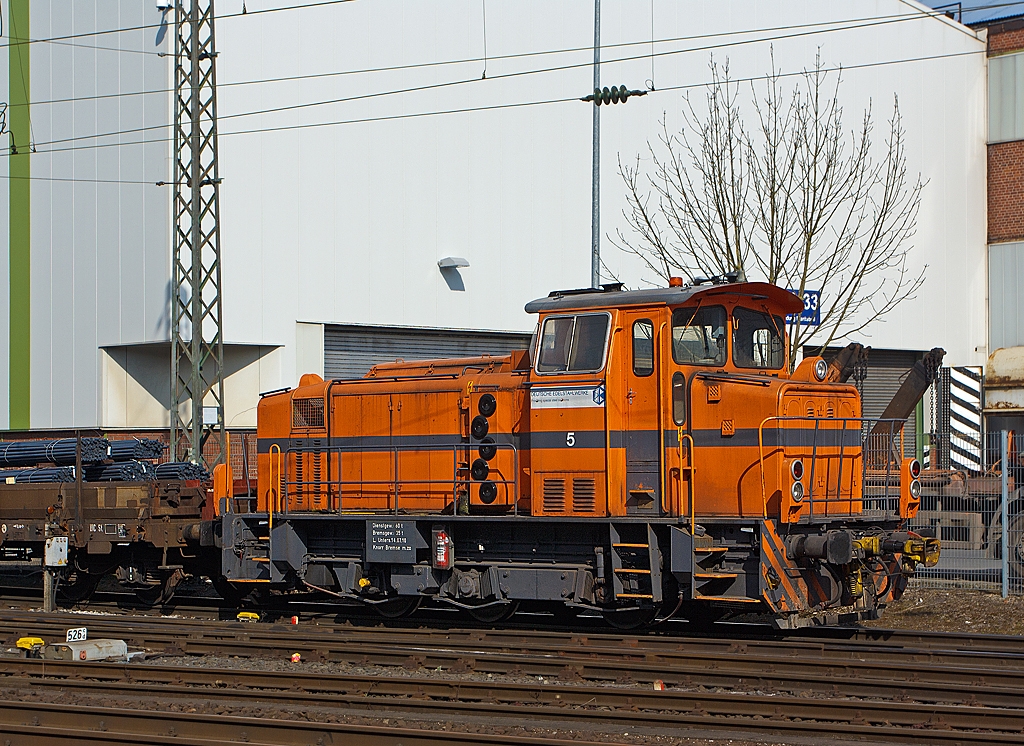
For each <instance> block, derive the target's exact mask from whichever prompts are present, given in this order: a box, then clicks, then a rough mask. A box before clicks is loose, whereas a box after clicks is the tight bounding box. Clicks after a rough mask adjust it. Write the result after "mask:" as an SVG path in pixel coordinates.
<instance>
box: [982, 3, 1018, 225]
mask: <svg viewBox="0 0 1024 746" xmlns="http://www.w3.org/2000/svg"><path fill="white" fill-rule="evenodd" d="M1020 50H1024V19H1020V18H1018V19H1014V20H1011V21H1006V22H1004V23H1000V24H995V25H993V26H989V28H988V53H989V56H992V55H996V54H1004V53H1007V52H1017V51H1020ZM1020 240H1024V141H1021V140H1018V141H1015V142H1001V143H995V144H992V145H989V146H988V241H989V243H999V242H1000V241H1020Z"/></svg>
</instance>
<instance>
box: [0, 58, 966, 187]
mask: <svg viewBox="0 0 1024 746" xmlns="http://www.w3.org/2000/svg"><path fill="white" fill-rule="evenodd" d="M985 53H986V52H985V50H972V51H967V52H950V53H942V54H934V55H923V56H920V57H911V58H904V59H896V60H883V61H878V62H866V63H862V64H859V65H842V66H837V67H829V68H823V69H822V72H826V73H829V72H843V71H850V70H861V69H866V68H873V67H883V66H888V65H899V64H907V63H913V62H927V61H931V60H939V59H950V58H956V57H966V56H971V55H976V54H981V55H984V54H985ZM803 74H804V72H803V71H802V70H801V71H796V72H790V73H780V74H779V77H782V78H787V77H794V76H800V75H803ZM763 79H764V75H763V74H759V75H756V76H749V77H744V78H732V79H731V82H733V83H746V82H755V81H759V80H763ZM709 85H712V83H711V82H710V81H701V82H697V83H685V84H681V85H675V86H664V87H661V88H659V89H658V90H657V91H656V92H655V93H665V92H668V91H680V90H692V89H697V88H704V87H706V86H709ZM578 101H579V98H578V97H576V96H571V97H565V98H553V99H544V100H537V101H518V102H512V103H505V104H494V105H490V106H468V107H461V108H455V109H444V110H438V111H424V112H412V113H403V114H391V115H381V116H376V117H361V118H357V119H341V120H331V121H326V122H307V123H302V124H290V125H280V126H271V127H255V128H252V129H245V130H233V131H232V130H228V131H222V132H219V133H218V135H219V136H220V137H232V136H237V135H251V134H265V133H270V132H284V131H289V130H303V129H312V128H319V127H335V126H343V125H350V124H366V123H371V122H382V121H393V120H402V119H417V118H422V117H430V116H443V115H447V114H463V113H471V112H483V111H496V110H500V109H513V108H523V107H529V106H543V105H549V104H558V103H568V102H578ZM170 141H171V138H147V139H145V140H133V141H129V142H111V143H90V144H87V145H73V146H70V147H65V148H47V149H40V150H39V151H38V152H39V153H40V154H49V153H65V152H72V151H77V150H93V149H102V148H110V147H126V146H130V145H145V144H150V143H166V142H170ZM0 157H7V154H4V153H0ZM0 178H2V177H0ZM144 183H151V182H144ZM158 185H162V184H161V183H160V182H158Z"/></svg>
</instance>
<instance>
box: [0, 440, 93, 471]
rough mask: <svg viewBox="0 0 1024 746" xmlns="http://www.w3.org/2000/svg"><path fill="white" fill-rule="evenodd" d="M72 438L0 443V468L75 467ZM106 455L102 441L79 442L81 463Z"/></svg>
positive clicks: (74, 442)
mask: <svg viewBox="0 0 1024 746" xmlns="http://www.w3.org/2000/svg"><path fill="white" fill-rule="evenodd" d="M76 443H77V441H76V439H75V438H60V439H59V440H18V441H8V442H0V466H35V465H37V464H63V465H70V464H74V463H75V447H76ZM109 453H110V443H109V442H108V441H107V439H106V438H82V463H83V464H92V463H96V462H97V461H103V460H105V459H106V458H107V455H108V454H109Z"/></svg>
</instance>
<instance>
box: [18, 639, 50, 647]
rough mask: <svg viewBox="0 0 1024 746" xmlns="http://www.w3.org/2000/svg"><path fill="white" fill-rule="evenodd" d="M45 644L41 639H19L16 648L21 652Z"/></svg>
mask: <svg viewBox="0 0 1024 746" xmlns="http://www.w3.org/2000/svg"><path fill="white" fill-rule="evenodd" d="M45 644H46V643H45V642H43V638H42V637H19V638H18V642H17V646H18V647H19V648H21V649H22V650H34V649H35V648H41V647H42V646H43V645H45Z"/></svg>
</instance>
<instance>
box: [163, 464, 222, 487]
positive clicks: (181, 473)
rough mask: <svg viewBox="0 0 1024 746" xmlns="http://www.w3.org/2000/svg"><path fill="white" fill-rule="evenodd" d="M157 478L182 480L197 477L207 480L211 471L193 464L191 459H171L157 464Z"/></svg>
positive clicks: (185, 480) (203, 480) (200, 479)
mask: <svg viewBox="0 0 1024 746" xmlns="http://www.w3.org/2000/svg"><path fill="white" fill-rule="evenodd" d="M156 478H157V479H168V480H178V481H182V482H187V481H190V480H196V479H197V480H199V481H201V482H205V481H207V480H208V479H209V478H210V472H208V471H207V470H206V468H205V467H203V466H200V465H199V464H193V463H192V462H191V461H171V462H170V463H167V464H157V465H156Z"/></svg>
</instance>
